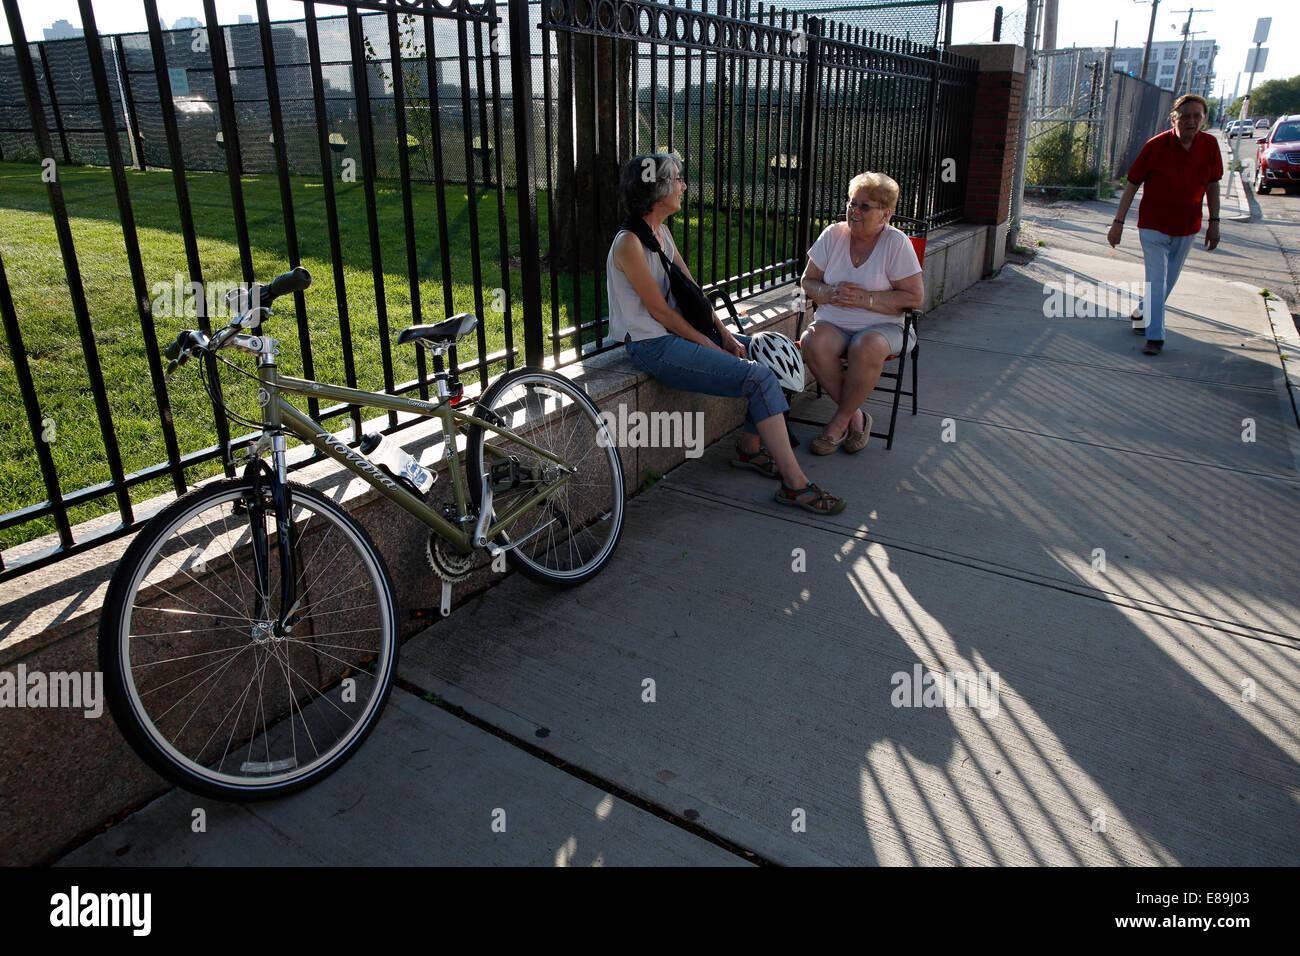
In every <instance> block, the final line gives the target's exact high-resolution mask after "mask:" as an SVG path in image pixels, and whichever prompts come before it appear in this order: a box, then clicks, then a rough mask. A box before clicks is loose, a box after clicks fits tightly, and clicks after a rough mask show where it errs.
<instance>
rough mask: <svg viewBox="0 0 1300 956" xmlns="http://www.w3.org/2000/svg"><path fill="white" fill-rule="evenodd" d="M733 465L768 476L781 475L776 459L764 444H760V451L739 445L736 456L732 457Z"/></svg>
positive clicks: (776, 476) (778, 476) (777, 476)
mask: <svg viewBox="0 0 1300 956" xmlns="http://www.w3.org/2000/svg"><path fill="white" fill-rule="evenodd" d="M731 467H733V468H748V469H750V470H751V471H756V472H758V473H759V474H760V475H763V476H764V477H766V478H780V477H781V470H780V469H779V468H777V467H776V461H775V460H774V459H773V458H772V456H771V455H769V454H768V453H767V449H766V448H764V447H763V446H762V445H759V446H758V451H745V450H743V449H742V448H741V447H740V446H739V445H737V446H736V457H735V458H733V459H731Z"/></svg>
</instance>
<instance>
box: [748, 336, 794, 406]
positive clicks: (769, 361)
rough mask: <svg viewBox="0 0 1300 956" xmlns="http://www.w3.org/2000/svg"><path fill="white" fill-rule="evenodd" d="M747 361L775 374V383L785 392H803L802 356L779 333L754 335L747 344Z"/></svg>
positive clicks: (788, 340) (792, 344) (791, 343)
mask: <svg viewBox="0 0 1300 956" xmlns="http://www.w3.org/2000/svg"><path fill="white" fill-rule="evenodd" d="M749 360H750V361H751V362H757V363H759V364H760V365H766V366H767V367H768V368H770V369H771V370H772V371H773V372H775V373H776V380H777V382H779V383H780V385H781V387H782V388H783V389H785V390H786V391H790V392H802V391H803V356H802V355H800V354H799V350H798V349H797V348H795V345H794V343H793V342H792V341H790V339H788V338H787V337H786V336H784V335H782V334H781V333H780V332H759V333H757V334H755V336H754V338H753V339H752V340H751V341H750V343H749Z"/></svg>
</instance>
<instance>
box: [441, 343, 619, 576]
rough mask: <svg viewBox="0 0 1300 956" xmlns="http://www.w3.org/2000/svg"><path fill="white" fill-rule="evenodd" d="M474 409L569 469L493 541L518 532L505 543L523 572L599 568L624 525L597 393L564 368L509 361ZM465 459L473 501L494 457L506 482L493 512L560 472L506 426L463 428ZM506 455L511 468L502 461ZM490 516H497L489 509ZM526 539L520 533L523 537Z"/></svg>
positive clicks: (614, 460)
mask: <svg viewBox="0 0 1300 956" xmlns="http://www.w3.org/2000/svg"><path fill="white" fill-rule="evenodd" d="M479 407H480V409H481V410H482V411H481V414H480V417H482V418H484V419H486V420H488V421H496V422H499V423H500V424H501V425H502V426H503V427H505V428H509V429H510V430H511V431H512V432H515V433H516V434H517V435H518V436H519V437H520V438H521V439H524V440H526V441H528V442H530V443H532V444H533V445H536V446H537V447H539V448H543V449H545V450H546V451H548V452H550V453H551V454H553V455H556V456H557V457H560V458H562V459H563V460H564V461H565V462H566V463H568V465H569V466H570V467H571V468H573V474H572V475H571V476H570V477H569V480H568V482H566V483H565V484H564V485H563V486H562V487H560V488H559V489H557V490H556V491H555V493H554V494H552V495H551V496H550V497H549V498H548V499H547V500H546V501H545V502H543V503H542V504H540V505H537V506H535V507H534V508H532V509H531V510H530V511H527V512H525V513H524V514H523V515H522V516H521V517H519V519H518V520H516V521H515V522H514V523H513V524H511V525H510V527H509V528H508V529H507V531H506V532H503V533H502V534H501V535H499V536H498V538H497V542H498V543H499V544H501V545H508V544H510V543H511V542H512V541H514V542H519V543H518V544H517V545H516V546H515V547H514V548H513V549H512V550H510V551H509V552H507V554H508V557H509V560H510V563H511V564H512V565H514V566H515V567H516V568H518V569H519V570H520V571H522V572H523V573H524V574H525V575H527V576H528V577H530V578H532V579H533V580H536V581H542V582H544V583H546V584H550V585H553V586H557V587H569V586H571V585H574V584H580V583H581V582H583V581H586V580H587V579H589V578H591V577H592V576H594V575H595V574H597V573H598V572H599V571H600V569H601V568H602V567H604V566H605V562H606V561H608V560H609V558H610V556H611V555H613V553H614V548H615V547H616V546H617V545H618V539H619V536H620V535H621V534H622V533H623V506H624V488H623V463H622V461H621V459H620V458H619V455H618V448H616V447H615V443H614V442H613V440H612V439H611V436H610V434H609V431H608V429H606V428H605V425H604V423H603V422H602V421H601V419H600V411H599V410H598V409H597V408H596V403H595V402H593V401H592V400H591V398H590V397H588V395H587V393H586V392H585V391H583V390H582V388H581V387H579V386H577V385H575V384H574V383H573V382H570V381H569V380H568V379H567V378H565V377H564V376H563V375H560V374H558V373H556V372H549V371H545V370H543V369H535V368H520V369H515V370H514V371H513V372H510V373H508V374H506V375H504V376H502V377H501V378H500V379H498V380H497V381H496V382H495V383H494V384H493V385H492V386H491V387H490V388H489V389H488V390H487V391H486V392H485V393H484V395H483V398H482V399H481V400H480V401H479ZM467 448H468V450H467V453H466V462H467V465H466V468H467V470H468V472H469V486H470V495H471V497H472V498H473V501H474V506H475V507H476V508H479V507H481V506H482V498H483V491H482V482H481V481H480V479H479V476H480V475H482V474H484V473H485V472H486V471H488V469H489V468H490V467H491V466H492V465H493V464H494V463H495V464H498V466H499V467H502V468H504V469H505V471H507V472H508V473H509V476H510V482H509V483H510V484H513V487H509V488H504V487H503V488H501V489H499V490H497V491H495V492H494V493H493V501H492V510H493V513H494V516H500V515H503V514H505V513H506V512H508V511H509V509H510V508H511V507H512V506H514V505H515V504H517V503H519V502H521V501H524V500H526V499H527V498H528V497H529V496H530V495H532V494H534V493H535V492H536V490H537V488H538V487H539V486H540V485H543V484H546V483H548V482H550V481H553V480H555V478H556V477H557V476H558V475H559V474H560V469H559V468H558V467H557V466H556V465H555V464H554V463H553V462H551V461H550V460H549V459H547V458H545V457H544V456H542V455H539V454H537V452H535V451H532V450H531V449H529V448H527V447H526V446H524V445H521V444H519V442H517V441H515V440H513V439H510V438H507V437H506V436H504V435H499V434H495V433H493V434H490V435H488V436H485V434H484V429H483V428H482V427H481V426H478V425H475V426H473V427H472V428H471V429H470V431H469V437H468V443H467ZM508 462H513V468H511V467H510V466H509V465H506V464H503V463H508ZM494 520H495V519H494ZM525 539H526V540H525Z"/></svg>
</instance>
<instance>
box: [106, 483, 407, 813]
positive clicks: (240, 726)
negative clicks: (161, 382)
mask: <svg viewBox="0 0 1300 956" xmlns="http://www.w3.org/2000/svg"><path fill="white" fill-rule="evenodd" d="M286 497H287V498H288V502H289V505H288V507H289V512H290V514H289V521H288V524H287V528H288V533H289V535H290V538H291V541H292V549H291V553H292V564H293V566H292V567H291V568H288V569H286V568H284V567H282V566H281V563H282V562H281V557H280V554H281V552H280V548H279V531H278V528H277V521H276V515H275V509H274V507H273V506H272V504H271V502H270V500H269V492H267V491H266V490H265V489H263V490H262V491H261V492H260V493H257V494H256V496H255V492H254V488H253V485H252V483H251V482H248V481H244V480H235V481H224V482H218V483H215V484H212V485H209V486H207V487H205V488H201V489H196V490H195V491H192V492H190V493H189V494H187V495H184V496H183V497H181V498H179V499H178V500H177V501H175V502H174V503H173V504H171V505H170V506H169V507H167V508H166V509H165V510H163V511H162V512H161V513H160V514H159V515H158V516H157V517H155V518H154V519H153V520H152V521H151V522H149V524H148V525H146V526H145V528H144V529H143V530H142V531H141V532H140V534H139V536H138V537H137V538H136V540H135V541H134V542H133V543H132V544H131V547H130V548H129V549H128V550H127V552H126V554H125V556H124V557H123V558H122V562H121V564H120V565H119V566H118V569H117V572H116V573H115V574H114V575H113V580H112V582H111V583H110V585H109V590H108V596H107V599H106V602H105V608H104V616H103V620H102V623H101V628H100V637H99V655H100V668H101V669H102V670H103V672H104V675H105V680H106V684H107V692H108V700H109V706H110V709H111V710H112V712H113V716H114V718H115V719H116V720H117V723H118V726H119V727H120V728H121V729H122V732H123V734H124V735H125V736H126V738H127V740H128V741H129V742H130V743H131V745H132V746H133V747H134V748H135V750H136V752H137V753H139V754H140V756H141V757H143V758H144V759H145V761H146V762H148V763H149V764H150V765H151V766H152V767H153V768H154V769H155V770H157V771H158V772H159V773H161V774H162V775H163V776H165V777H167V778H168V779H170V780H172V781H173V782H175V783H177V784H179V785H180V786H182V787H184V788H186V789H187V790H191V791H193V792H195V793H200V794H204V795H206V796H214V797H220V798H223V799H234V800H249V799H259V798H263V797H272V796H280V795H282V794H285V793H291V792H293V791H295V790H299V789H302V788H303V787H306V786H308V785H309V784H311V783H314V782H315V781H316V780H318V779H319V778H321V777H323V776H324V775H326V774H328V773H330V772H332V771H333V770H335V769H337V768H338V767H339V766H340V765H341V764H342V763H343V761H344V760H346V759H347V758H348V757H349V756H350V755H351V754H352V753H353V752H355V750H356V749H357V747H358V746H359V745H360V744H361V742H362V741H363V740H364V739H365V737H366V735H367V734H369V733H370V731H371V729H372V728H373V727H374V725H375V723H376V721H377V719H378V717H379V714H380V712H381V711H382V710H383V706H384V702H385V701H386V700H387V697H388V692H389V687H390V685H391V683H392V678H393V674H394V672H395V670H396V664H397V636H396V633H395V621H396V618H397V614H396V602H395V599H394V597H393V589H392V584H391V583H390V579H389V575H388V570H387V568H386V567H385V566H384V562H383V558H382V556H381V555H380V554H379V552H378V550H376V548H375V546H374V544H373V542H371V540H370V537H369V535H367V534H366V532H365V530H364V529H362V528H361V527H360V526H359V525H358V524H357V523H356V522H355V521H354V520H353V519H352V518H351V516H349V515H348V514H347V512H346V511H344V510H343V509H342V508H341V507H340V506H339V505H336V504H335V503H334V502H332V501H330V500H329V499H328V498H326V497H325V496H324V495H322V494H320V493H319V492H316V491H314V490H312V489H309V488H305V487H302V486H300V485H294V484H290V485H287V486H286ZM286 574H291V575H292V576H293V577H292V580H293V583H294V589H295V591H296V596H295V599H294V602H293V605H292V607H290V608H288V609H287V612H288V613H287V614H286V615H284V619H285V620H286V625H285V626H284V627H281V626H280V621H281V620H282V615H281V613H280V612H281V603H282V598H281V587H280V584H281V581H282V579H283V578H284V576H285V575H286Z"/></svg>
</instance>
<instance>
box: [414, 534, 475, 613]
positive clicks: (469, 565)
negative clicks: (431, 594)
mask: <svg viewBox="0 0 1300 956" xmlns="http://www.w3.org/2000/svg"><path fill="white" fill-rule="evenodd" d="M424 556H425V558H426V559H427V560H428V562H429V567H431V568H433V573H434V574H436V575H438V577H440V578H442V603H441V604H440V606H439V611H440V612H441V614H442V616H443V617H450V616H451V586H452V585H453V584H454V583H456V582H457V581H464V580H465V579H466V578H467V577H469V576H470V574H471V573H472V572H473V571H474V555H473V554H472V553H471V554H457V553H456V552H455V551H453V550H452V548H451V545H449V544H447V542H446V541H445V540H443V538H442V537H441V536H440V535H438V533H437V532H434V531H430V532H429V540H428V541H426V542H425V545H424Z"/></svg>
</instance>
